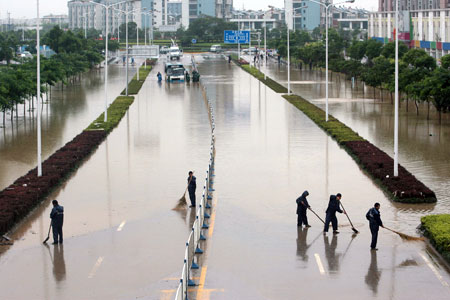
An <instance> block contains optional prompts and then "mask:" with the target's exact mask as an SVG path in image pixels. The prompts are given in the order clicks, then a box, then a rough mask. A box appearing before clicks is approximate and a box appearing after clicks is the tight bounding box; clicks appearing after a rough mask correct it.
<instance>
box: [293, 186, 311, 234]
mask: <svg viewBox="0 0 450 300" xmlns="http://www.w3.org/2000/svg"><path fill="white" fill-rule="evenodd" d="M308 195H309V193H308V191H304V192H303V194H302V195H301V196H300V197H298V198H297V200H295V202H297V226H300V227H301V226H302V225H305V227H311V226H310V225H309V224H308V217H307V216H306V210H307V209H308V208H310V207H311V206H309V203H308V200H307V199H306V197H307V196H308Z"/></svg>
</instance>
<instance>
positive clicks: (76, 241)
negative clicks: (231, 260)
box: [0, 62, 210, 299]
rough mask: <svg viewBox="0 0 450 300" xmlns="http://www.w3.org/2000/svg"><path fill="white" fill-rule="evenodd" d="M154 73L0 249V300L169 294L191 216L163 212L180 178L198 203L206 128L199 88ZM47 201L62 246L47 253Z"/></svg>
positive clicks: (175, 281)
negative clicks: (193, 183)
mask: <svg viewBox="0 0 450 300" xmlns="http://www.w3.org/2000/svg"><path fill="white" fill-rule="evenodd" d="M162 70H163V67H162V62H159V64H158V65H157V66H156V68H155V70H153V71H152V73H150V75H149V77H148V78H147V80H146V82H145V83H144V85H143V87H142V89H141V91H140V93H139V95H137V96H136V97H135V101H134V103H133V104H132V106H131V107H130V109H129V111H128V112H127V114H126V115H125V116H124V118H123V119H122V121H121V122H120V124H119V126H118V127H117V128H116V129H114V131H113V132H112V133H111V134H110V135H109V136H108V138H107V139H106V140H105V141H104V142H103V143H102V144H101V145H100V146H99V148H98V149H97V150H96V151H95V152H94V153H93V154H92V155H91V157H90V158H89V159H88V160H87V161H86V162H85V163H84V164H83V165H82V166H81V167H80V168H79V169H78V170H77V171H76V172H75V173H74V174H73V175H72V176H71V178H69V180H68V181H67V182H66V183H65V184H64V185H63V186H62V187H61V188H59V189H58V190H57V191H55V193H53V194H52V195H51V196H50V197H49V199H48V200H46V201H45V202H44V203H43V204H42V205H41V206H39V207H38V208H37V209H36V210H35V211H34V212H33V213H32V214H31V216H30V217H29V218H28V220H26V221H25V222H24V223H23V224H21V226H19V227H18V229H17V231H15V232H14V233H13V234H12V235H11V237H12V238H13V239H14V240H15V244H14V246H12V247H10V248H9V249H8V248H5V247H2V249H3V252H4V253H3V254H2V255H1V256H0V269H1V270H2V272H0V289H1V290H2V293H1V295H2V296H1V297H0V298H2V299H135V298H139V299H142V298H144V299H148V297H150V299H159V298H160V297H162V298H163V297H171V294H172V293H174V291H175V288H176V287H177V285H178V282H179V277H180V275H181V267H182V264H183V258H184V249H185V242H186V239H187V237H188V234H189V232H190V228H191V226H192V223H193V222H194V219H195V212H194V210H182V211H173V210H172V208H173V207H174V206H175V205H176V203H177V202H178V199H180V197H181V196H182V193H183V191H184V189H185V187H186V178H187V173H188V171H189V170H194V171H195V174H196V175H197V178H198V179H197V180H198V186H199V188H198V189H197V197H200V195H201V193H202V190H201V186H203V180H202V178H204V176H205V172H206V169H207V167H208V157H209V149H210V124H209V121H208V112H207V107H206V104H205V101H204V98H203V96H202V90H201V88H200V87H199V85H198V84H192V83H191V84H190V85H185V84H183V83H182V84H167V83H165V82H163V83H160V84H159V83H158V82H157V81H156V72H157V71H161V72H163V71H162ZM120 72H122V70H121V71H120ZM118 75H119V74H118ZM118 77H119V76H118ZM112 86H113V87H114V85H112ZM114 88H115V89H117V90H121V88H118V87H114ZM100 90H101V89H100ZM111 94H112V92H111ZM117 94H118V91H117V93H116V95H117ZM101 95H102V91H100V92H99V96H100V97H101ZM99 107H101V103H100V104H99ZM92 119H93V118H92ZM89 121H90V120H88V121H87V122H86V123H88V122H89ZM55 198H56V199H58V200H59V202H60V204H61V205H63V206H64V208H65V219H64V222H65V223H64V235H65V239H64V244H63V245H60V246H53V245H51V244H50V243H51V242H52V237H50V240H49V244H50V245H48V246H43V245H42V241H43V240H44V239H45V237H46V236H47V230H48V226H49V221H50V219H49V213H50V206H51V205H50V200H51V199H55Z"/></svg>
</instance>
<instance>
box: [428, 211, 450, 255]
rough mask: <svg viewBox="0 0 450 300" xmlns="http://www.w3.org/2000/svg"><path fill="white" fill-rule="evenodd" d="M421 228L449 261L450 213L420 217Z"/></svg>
mask: <svg viewBox="0 0 450 300" xmlns="http://www.w3.org/2000/svg"><path fill="white" fill-rule="evenodd" d="M421 223H422V225H421V228H422V230H423V232H424V234H425V236H426V237H428V238H429V239H430V242H431V244H432V245H433V246H434V247H435V248H436V250H437V251H438V252H439V253H440V254H441V255H442V256H443V257H444V259H445V260H446V261H447V262H449V263H450V214H443V215H429V216H425V217H422V218H421Z"/></svg>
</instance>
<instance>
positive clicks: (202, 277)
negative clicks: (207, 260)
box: [196, 266, 208, 300]
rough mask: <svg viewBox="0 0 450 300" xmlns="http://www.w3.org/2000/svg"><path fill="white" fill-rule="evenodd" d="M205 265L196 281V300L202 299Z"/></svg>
mask: <svg viewBox="0 0 450 300" xmlns="http://www.w3.org/2000/svg"><path fill="white" fill-rule="evenodd" d="M207 268H208V267H207V266H204V267H202V272H201V273H200V280H199V282H198V289H197V297H196V299H197V300H202V299H203V288H204V287H205V280H206V270H207Z"/></svg>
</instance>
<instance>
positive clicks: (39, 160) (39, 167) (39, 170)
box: [36, 0, 42, 177]
mask: <svg viewBox="0 0 450 300" xmlns="http://www.w3.org/2000/svg"><path fill="white" fill-rule="evenodd" d="M36 7H37V9H36V11H37V19H36V51H37V57H36V63H37V68H36V73H37V76H36V77H37V82H36V83H37V90H36V98H37V164H38V165H37V176H38V177H41V176H42V154H41V108H40V107H41V100H40V98H41V49H40V48H41V44H40V36H39V30H40V27H41V24H40V19H39V0H36Z"/></svg>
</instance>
